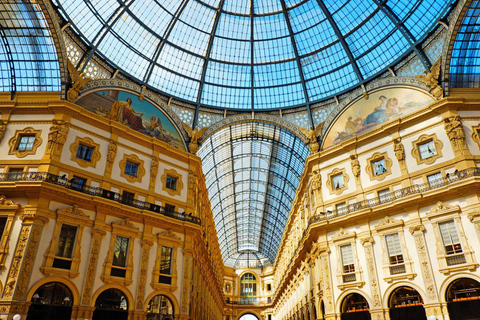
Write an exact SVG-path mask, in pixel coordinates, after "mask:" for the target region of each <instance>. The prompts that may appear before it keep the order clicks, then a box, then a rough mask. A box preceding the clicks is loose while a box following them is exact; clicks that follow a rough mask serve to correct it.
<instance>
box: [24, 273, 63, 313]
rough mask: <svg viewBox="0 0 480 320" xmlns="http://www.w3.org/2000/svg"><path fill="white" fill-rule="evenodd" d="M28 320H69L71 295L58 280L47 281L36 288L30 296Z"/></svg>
mask: <svg viewBox="0 0 480 320" xmlns="http://www.w3.org/2000/svg"><path fill="white" fill-rule="evenodd" d="M31 301H32V304H31V305H30V308H29V309H28V316H27V319H28V320H69V319H70V316H71V313H72V303H73V295H72V292H71V291H70V289H69V288H68V287H67V286H66V285H64V284H63V283H60V282H49V283H45V284H44V285H42V286H41V287H40V288H38V289H37V290H36V291H35V293H34V294H33V296H32V300H31Z"/></svg>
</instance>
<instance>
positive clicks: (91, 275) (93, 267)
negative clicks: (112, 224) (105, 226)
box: [81, 228, 107, 306]
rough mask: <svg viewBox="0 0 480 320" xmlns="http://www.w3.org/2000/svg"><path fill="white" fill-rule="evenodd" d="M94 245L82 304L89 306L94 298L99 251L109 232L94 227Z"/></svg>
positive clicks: (89, 259) (91, 250)
mask: <svg viewBox="0 0 480 320" xmlns="http://www.w3.org/2000/svg"><path fill="white" fill-rule="evenodd" d="M91 233H92V245H91V247H90V257H89V258H88V269H87V273H86V275H85V282H84V286H83V294H82V302H81V304H82V305H85V306H89V305H90V299H91V298H92V288H93V283H94V281H95V273H96V271H97V264H98V252H99V251H100V244H101V243H102V239H103V237H104V236H105V235H106V234H107V233H106V232H105V231H104V230H101V229H99V228H93V229H92V231H91Z"/></svg>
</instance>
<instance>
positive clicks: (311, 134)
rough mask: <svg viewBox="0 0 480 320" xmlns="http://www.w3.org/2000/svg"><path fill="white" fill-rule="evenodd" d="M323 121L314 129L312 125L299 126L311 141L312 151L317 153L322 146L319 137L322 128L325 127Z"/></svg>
mask: <svg viewBox="0 0 480 320" xmlns="http://www.w3.org/2000/svg"><path fill="white" fill-rule="evenodd" d="M323 123H324V122H322V123H320V124H319V125H318V126H316V127H315V129H313V127H310V129H306V128H302V127H298V128H299V129H300V131H301V132H302V133H303V134H304V135H305V136H306V137H307V139H308V141H309V142H310V152H311V153H316V152H318V149H319V148H320V145H319V144H318V140H317V137H318V136H319V135H320V133H321V131H322V128H323Z"/></svg>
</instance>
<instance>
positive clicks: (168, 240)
mask: <svg viewBox="0 0 480 320" xmlns="http://www.w3.org/2000/svg"><path fill="white" fill-rule="evenodd" d="M163 246H165V247H169V248H172V260H171V261H172V269H171V270H172V272H171V274H170V276H171V284H164V283H160V281H159V277H160V259H161V253H162V251H161V250H162V247H163ZM182 246H183V241H182V240H181V239H180V237H178V236H177V235H176V234H175V233H173V232H172V231H171V230H165V231H162V232H159V233H158V234H157V258H156V260H155V264H154V268H153V275H152V282H151V284H150V285H151V287H152V288H153V289H154V290H161V289H165V290H169V291H171V292H173V291H175V290H177V288H178V287H177V278H178V271H177V255H178V253H177V252H178V248H181V247H182ZM203 265H204V264H201V266H203Z"/></svg>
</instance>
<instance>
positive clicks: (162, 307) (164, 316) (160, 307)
mask: <svg viewBox="0 0 480 320" xmlns="http://www.w3.org/2000/svg"><path fill="white" fill-rule="evenodd" d="M174 315H175V309H174V308H173V303H172V301H170V299H169V298H168V297H167V296H164V295H161V294H159V295H157V296H155V297H153V298H152V300H150V302H149V303H148V307H147V320H172V319H174Z"/></svg>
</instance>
